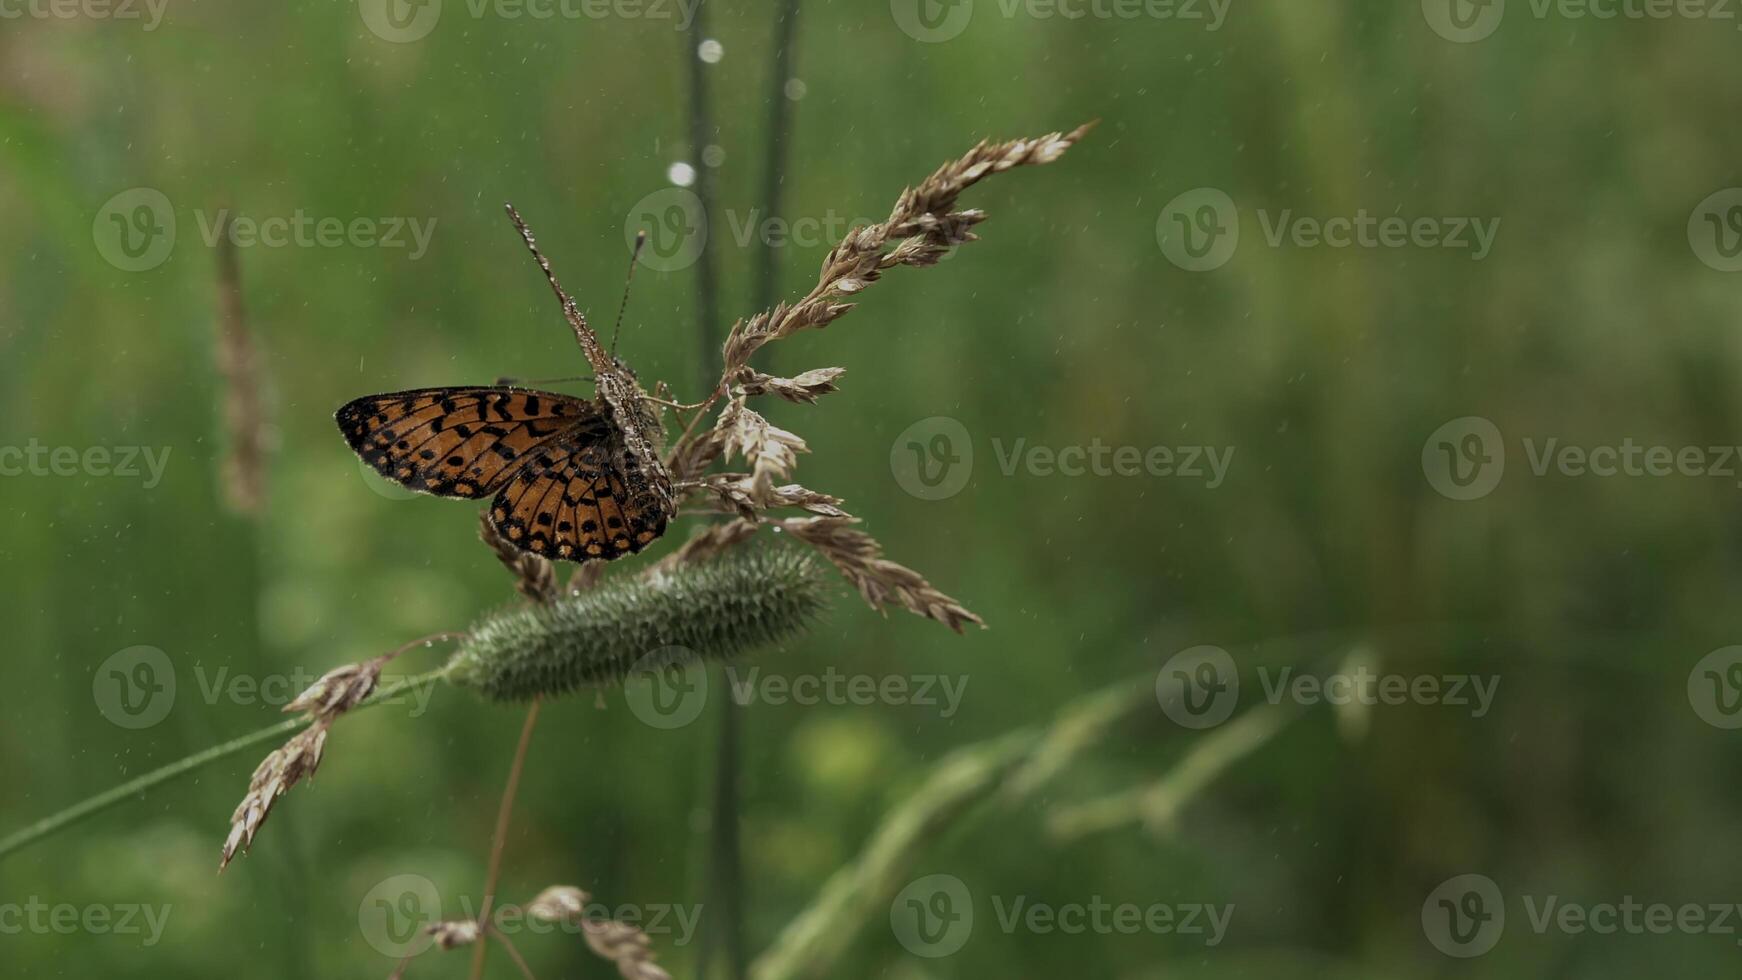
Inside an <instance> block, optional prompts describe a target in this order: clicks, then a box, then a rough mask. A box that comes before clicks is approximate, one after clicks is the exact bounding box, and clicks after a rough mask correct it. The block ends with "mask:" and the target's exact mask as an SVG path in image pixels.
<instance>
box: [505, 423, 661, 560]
mask: <svg viewBox="0 0 1742 980" xmlns="http://www.w3.org/2000/svg"><path fill="white" fill-rule="evenodd" d="M625 456H626V453H625V451H624V449H623V447H622V445H621V442H620V441H619V440H618V439H616V438H612V437H609V436H608V437H607V438H603V439H595V438H593V437H592V434H591V433H590V432H577V433H575V434H574V435H573V436H565V437H564V438H562V439H560V440H557V441H556V442H553V443H551V444H550V445H548V446H546V447H544V448H543V449H541V450H539V451H538V452H537V453H536V454H535V455H534V457H533V459H532V461H531V462H530V463H529V464H528V465H527V466H526V467H525V468H524V469H522V470H521V471H520V472H519V474H517V475H516V476H515V477H514V478H513V479H512V480H510V481H509V483H508V484H507V485H506V486H504V487H503V488H502V492H501V493H499V494H497V495H496V500H495V501H494V502H493V503H491V505H490V519H491V521H492V523H494V524H495V525H496V529H497V530H498V531H500V532H501V533H502V535H503V537H505V538H507V539H508V540H509V542H511V543H512V544H514V545H515V546H516V547H519V548H521V549H523V550H526V551H530V552H532V553H533V554H535V555H542V556H544V557H546V558H558V559H563V560H566V561H591V560H594V559H602V560H604V561H610V560H611V559H613V558H619V557H622V556H623V555H626V554H634V553H636V552H638V551H640V550H641V549H642V548H645V547H647V545H648V544H649V543H651V542H652V541H653V540H654V539H655V538H658V537H659V536H660V535H661V534H664V533H665V525H666V522H667V520H668V519H669V518H670V517H671V514H670V511H669V509H668V508H667V507H666V506H664V505H663V504H661V503H660V502H659V501H660V498H659V497H658V496H657V495H655V494H651V493H647V492H645V491H644V492H642V493H640V494H635V493H632V492H631V491H630V489H629V487H628V486H627V484H626V483H625V481H624V474H625V472H628V471H629V467H628V461H627V460H626V459H625Z"/></svg>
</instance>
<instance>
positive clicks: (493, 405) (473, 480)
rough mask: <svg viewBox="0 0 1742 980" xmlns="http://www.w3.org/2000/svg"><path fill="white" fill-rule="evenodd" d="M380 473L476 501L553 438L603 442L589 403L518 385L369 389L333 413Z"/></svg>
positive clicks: (604, 432) (602, 423) (602, 426)
mask: <svg viewBox="0 0 1742 980" xmlns="http://www.w3.org/2000/svg"><path fill="white" fill-rule="evenodd" d="M334 420H335V421H336V422H338V424H339V431H340V432H342V433H343V434H344V436H345V441H346V442H347V443H349V444H350V446H351V449H352V450H354V451H355V452H356V453H357V455H358V456H361V457H362V458H363V461H364V462H365V463H368V464H369V465H370V466H371V467H373V468H374V469H375V471H376V472H377V473H380V474H381V475H382V476H384V477H386V478H387V479H389V480H392V481H393V482H395V483H398V484H400V485H401V486H404V487H406V488H407V489H410V490H416V491H419V492H421V493H429V494H434V495H436V496H438V497H458V498H461V499H466V500H477V499H481V498H483V497H486V496H489V495H490V494H492V493H494V492H496V491H497V490H498V489H500V488H501V487H502V486H503V485H504V484H506V483H508V481H509V480H510V479H512V478H513V477H514V475H515V474H516V473H518V472H520V470H522V469H523V468H525V466H526V464H527V462H528V461H529V460H530V459H532V458H533V455H534V453H535V452H536V451H537V450H538V449H539V448H540V447H542V446H545V445H547V444H549V443H551V442H553V441H554V440H558V439H562V440H573V441H577V442H603V441H604V440H605V439H606V438H607V437H608V435H609V426H608V424H607V423H606V420H605V419H604V417H603V416H602V415H601V414H600V412H599V409H598V407H597V406H595V405H594V404H593V403H592V402H588V401H582V400H581V399H579V398H572V397H570V396H568V395H557V394H552V393H550V392H544V391H531V390H528V389H523V388H419V389H415V390H412V391H396V392H392V393H389V394H385V395H368V396H365V397H363V398H358V399H356V400H355V401H352V402H350V403H348V404H346V405H345V406H344V407H342V408H340V409H339V411H338V412H337V413H336V414H335V415H334Z"/></svg>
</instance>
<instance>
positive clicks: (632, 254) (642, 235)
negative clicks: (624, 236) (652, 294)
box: [611, 228, 647, 357]
mask: <svg viewBox="0 0 1742 980" xmlns="http://www.w3.org/2000/svg"><path fill="white" fill-rule="evenodd" d="M646 244H647V229H645V228H643V229H642V230H641V231H638V232H636V233H635V247H634V248H632V249H630V250H629V274H628V275H627V276H624V277H623V302H622V303H619V304H618V305H617V323H616V324H615V325H614V326H612V327H611V356H612V357H616V356H617V334H618V333H619V332H620V331H622V329H623V313H624V311H625V310H627V309H629V284H630V283H632V282H634V281H635V260H636V259H638V258H640V257H641V246H643V245H646Z"/></svg>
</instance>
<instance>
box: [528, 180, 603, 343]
mask: <svg viewBox="0 0 1742 980" xmlns="http://www.w3.org/2000/svg"><path fill="white" fill-rule="evenodd" d="M502 206H503V207H504V208H506V209H507V210H508V219H509V220H510V221H513V222H514V227H515V228H517V229H519V231H520V237H521V238H522V239H524V240H525V242H526V249H527V251H529V252H531V253H532V257H533V258H534V259H536V260H537V261H538V267H539V268H540V269H543V270H544V278H545V279H546V280H548V281H549V282H550V289H551V292H553V293H556V298H557V301H558V302H560V303H562V306H563V319H565V320H567V321H569V326H570V327H572V328H574V331H575V339H576V340H578V341H580V344H581V350H582V351H584V352H585V353H586V355H587V360H589V361H591V362H592V364H593V369H594V370H595V371H603V370H605V369H606V368H607V367H608V366H609V365H607V364H605V363H604V352H603V351H600V350H599V338H598V337H596V336H594V334H593V330H592V328H591V327H589V326H587V318H586V316H585V315H584V314H583V313H581V308H580V307H578V306H576V305H575V301H574V300H573V299H570V298H569V294H568V293H567V292H565V291H564V290H563V285H562V283H560V282H557V279H556V273H555V272H553V271H551V267H550V260H549V259H547V258H545V257H544V253H543V252H540V251H539V250H538V242H537V241H535V240H534V239H533V237H532V229H531V228H528V227H526V220H525V219H524V218H522V217H520V212H519V211H516V210H514V205H512V204H504V205H502ZM595 355H597V356H595Z"/></svg>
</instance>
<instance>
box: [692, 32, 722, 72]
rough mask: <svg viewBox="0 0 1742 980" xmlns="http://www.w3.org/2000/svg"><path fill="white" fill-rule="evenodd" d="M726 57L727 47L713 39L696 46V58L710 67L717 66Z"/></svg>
mask: <svg viewBox="0 0 1742 980" xmlns="http://www.w3.org/2000/svg"><path fill="white" fill-rule="evenodd" d="M725 56H726V46H725V45H724V44H721V43H720V42H718V41H716V40H714V39H713V38H711V37H710V38H708V39H707V40H706V41H703V42H702V43H701V44H699V45H697V46H696V57H698V58H700V59H702V60H703V61H705V62H707V63H708V64H710V65H717V64H719V63H720V59H721V58H724V57H725Z"/></svg>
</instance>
